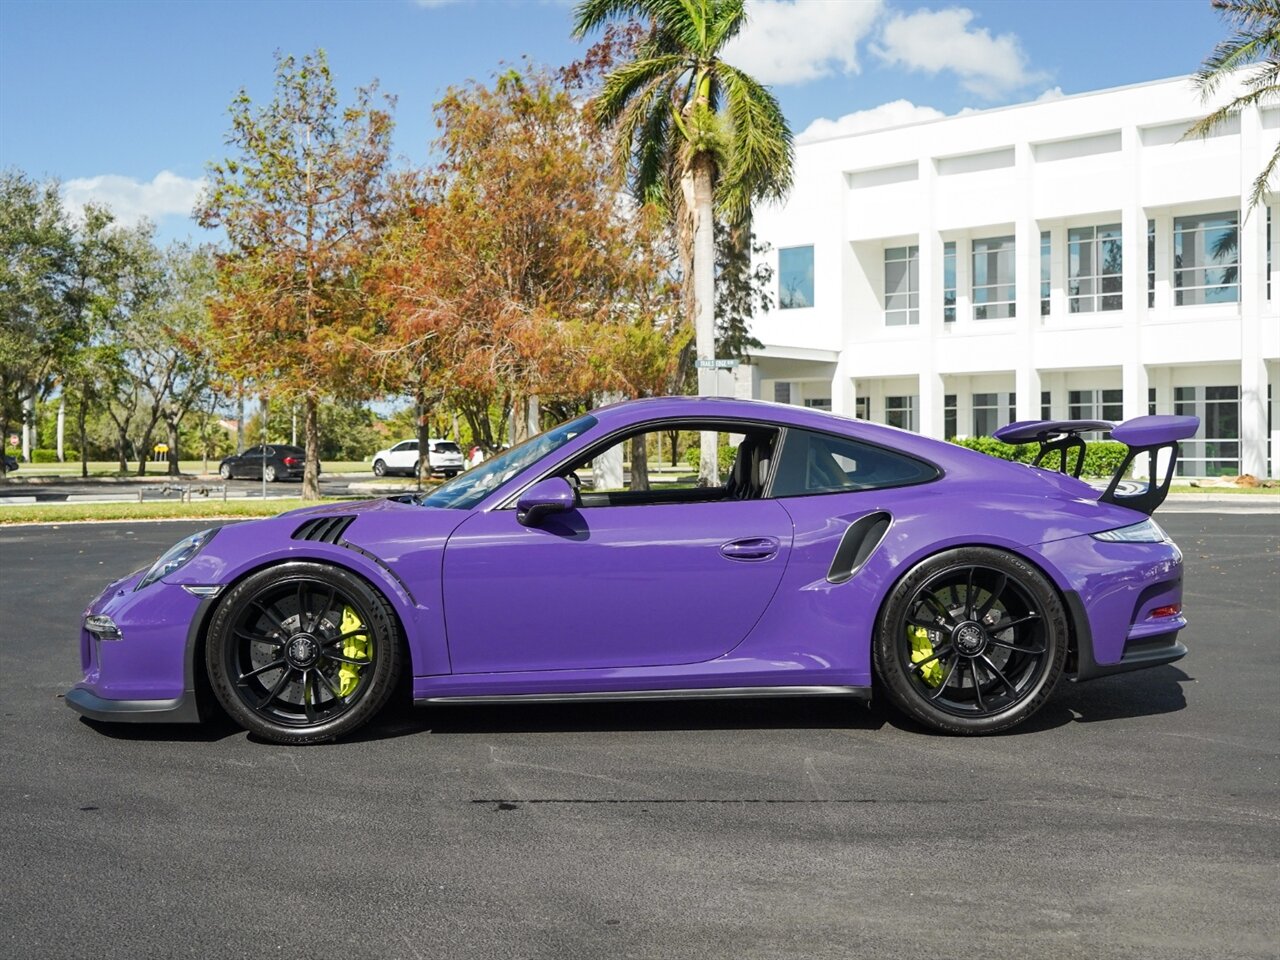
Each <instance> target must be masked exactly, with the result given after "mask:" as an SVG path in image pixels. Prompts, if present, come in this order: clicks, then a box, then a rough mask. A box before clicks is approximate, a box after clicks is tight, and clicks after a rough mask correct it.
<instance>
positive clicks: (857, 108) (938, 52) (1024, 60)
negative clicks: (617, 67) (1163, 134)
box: [0, 0, 1225, 238]
mask: <svg viewBox="0 0 1280 960" xmlns="http://www.w3.org/2000/svg"><path fill="white" fill-rule="evenodd" d="M571 9H572V8H571V6H570V5H569V4H568V3H565V2H557V0H444V2H441V0H363V2H355V0H352V2H327V0H310V2H299V0H288V2H286V0H261V2H251V0H235V2H233V0H220V2H196V0H189V2H182V0H170V2H111V0H97V2H73V0H63V2H56V0H48V2H29V0H0V167H6V168H8V167H16V168H19V169H22V170H24V171H26V172H27V173H29V174H32V175H35V176H40V177H44V176H49V177H56V178H58V179H60V180H61V181H63V183H64V184H65V187H66V191H67V194H68V198H69V199H70V200H71V201H73V202H83V201H84V200H87V199H94V200H98V201H103V202H107V203H109V204H111V205H112V206H113V207H115V208H116V210H117V212H118V213H119V214H120V215H121V216H122V218H124V219H132V218H135V217H137V216H143V215H146V216H150V217H151V218H152V219H153V220H155V221H156V222H157V223H158V224H159V226H160V234H161V236H162V237H163V238H171V237H184V236H188V235H190V236H193V237H200V235H201V231H200V230H199V229H198V228H196V227H194V225H192V224H191V223H190V221H189V220H188V219H187V218H186V216H185V213H184V211H185V210H188V209H189V208H190V202H191V198H192V196H193V195H194V191H196V190H198V187H199V179H200V177H201V176H202V173H203V170H204V167H205V164H206V163H208V162H209V161H210V160H212V159H215V158H221V157H222V156H224V147H223V144H222V137H223V134H224V133H225V131H226V128H227V107H228V104H229V103H230V102H231V99H232V97H233V96H234V95H235V93H236V91H237V90H238V89H239V88H241V87H244V88H246V89H247V90H248V91H249V94H250V96H251V97H253V98H254V99H260V100H266V99H268V98H269V97H270V95H271V75H272V66H273V59H272V56H273V53H274V51H276V50H281V51H284V52H289V53H296V54H302V53H305V52H308V51H310V50H312V49H314V48H315V47H323V48H325V50H326V51H327V52H328V54H329V59H330V64H331V67H332V68H333V71H334V75H335V77H336V79H337V82H338V84H339V87H340V88H341V89H342V90H344V91H350V90H351V89H352V88H354V87H356V86H359V85H362V84H366V83H368V82H369V81H371V80H373V79H374V78H377V79H378V80H379V81H380V83H381V85H382V88H383V89H384V90H385V91H387V92H389V93H392V94H395V95H396V96H397V97H398V100H399V103H398V107H397V109H396V120H397V133H396V150H397V153H398V154H400V155H401V156H402V157H403V160H404V162H405V163H412V164H420V163H423V162H425V161H426V160H427V158H428V157H429V143H430V140H431V138H432V137H433V136H434V125H433V121H432V118H431V104H432V103H433V102H434V101H435V100H436V99H438V97H439V95H440V94H441V92H442V91H443V90H444V89H445V88H447V87H448V86H449V85H451V84H456V83H460V82H462V81H465V80H466V79H468V78H481V79H482V78H485V77H487V76H488V75H489V74H490V73H491V72H492V71H493V70H494V68H495V67H496V66H497V65H498V64H499V63H500V62H501V61H508V62H510V61H515V60H518V59H519V58H520V57H521V56H522V55H528V56H529V57H531V58H533V59H534V60H537V61H540V62H544V63H549V64H560V63H564V62H567V61H569V60H571V59H573V58H574V57H576V56H577V55H578V54H579V52H580V51H581V49H582V48H581V46H580V45H579V44H577V43H576V42H575V41H573V40H571V39H570V37H569V25H570V20H571ZM748 10H749V11H750V13H751V15H752V23H751V26H750V27H749V28H748V30H747V32H746V33H745V34H744V36H743V37H742V38H741V39H740V41H739V43H738V46H737V47H736V48H734V49H731V50H730V51H729V56H728V57H727V59H729V60H731V62H734V63H735V64H736V65H739V66H742V67H744V68H745V69H748V70H751V71H753V72H754V73H755V74H756V75H757V76H758V77H760V78H761V79H762V80H765V81H766V82H768V83H770V84H771V86H772V87H773V89H774V92H775V93H776V94H777V96H778V97H779V99H780V100H781V102H782V105H783V108H784V110H785V111H786V113H787V116H788V119H789V120H790V122H791V125H792V129H793V130H794V131H795V132H796V133H797V134H798V135H801V136H802V137H803V135H804V134H805V133H806V132H808V134H809V135H829V134H831V133H835V132H839V131H841V130H855V129H865V128H868V127H870V126H872V125H885V124H887V123H890V122H906V121H909V120H915V119H921V118H924V117H929V116H935V115H938V114H941V113H955V112H957V111H959V110H961V109H964V108H982V107H989V106H1000V105H1004V104H1008V103H1017V102H1021V101H1025V100H1032V99H1035V98H1037V97H1040V96H1044V95H1048V96H1054V95H1056V94H1058V93H1062V94H1072V93H1080V92H1083V91H1087V90H1097V89H1101V88H1104V87H1111V86H1118V85H1121V84H1127V83H1138V82H1142V81H1146V80H1155V79H1160V78H1164V77H1171V76H1177V75H1179V74H1184V73H1190V72H1192V71H1194V70H1195V68H1196V67H1197V66H1198V64H1199V63H1200V60H1201V59H1202V58H1203V57H1204V55H1205V54H1206V53H1208V51H1209V50H1210V48H1211V47H1212V46H1213V44H1214V43H1215V42H1216V41H1217V40H1218V39H1219V38H1221V37H1222V36H1223V35H1224V33H1225V31H1224V29H1223V26H1222V24H1221V23H1220V21H1219V20H1218V18H1217V16H1216V15H1215V14H1214V12H1213V11H1212V10H1211V9H1210V7H1209V3H1208V0H1129V2H1126V0H1070V2H1065V0H1064V2H1055V0H996V2H974V0H968V2H959V3H954V4H949V3H946V2H925V3H917V2H905V0H748ZM842 118H843V119H842Z"/></svg>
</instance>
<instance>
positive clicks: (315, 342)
mask: <svg viewBox="0 0 1280 960" xmlns="http://www.w3.org/2000/svg"><path fill="white" fill-rule="evenodd" d="M391 107H392V102H391V100H390V99H389V98H383V97H380V96H379V95H378V93H377V85H376V83H375V84H372V85H370V86H368V87H363V88H361V89H359V90H357V91H356V94H355V99H354V102H353V103H352V104H350V105H348V106H346V107H343V106H341V105H340V104H339V100H338V93H337V90H336V89H335V87H334V84H333V78H332V76H331V75H330V72H329V65H328V61H327V60H326V57H325V54H324V52H323V51H316V52H315V53H313V54H311V55H309V56H306V57H303V58H302V59H301V60H296V59H295V58H293V57H291V56H282V55H279V56H277V61H276V90H275V97H274V99H272V100H271V102H270V103H268V104H266V105H265V106H263V107H261V108H259V107H256V106H255V105H254V104H253V102H252V101H251V100H250V98H249V95H248V94H247V93H246V92H244V91H243V90H242V91H241V92H240V94H239V95H238V96H237V97H236V99H235V100H234V102H233V103H232V105H231V131H230V133H229V134H228V135H227V143H228V145H229V146H230V147H232V148H233V150H234V151H235V153H236V154H237V155H236V156H235V157H232V158H229V159H227V160H224V161H222V162H220V163H214V164H212V165H210V167H209V180H210V185H209V189H208V192H207V193H206V195H205V196H204V198H203V199H202V201H201V203H200V205H199V207H198V209H197V211H196V214H197V219H198V220H199V222H200V223H201V224H202V225H203V226H206V227H218V226H221V227H223V228H224V229H225V230H226V234H227V240H228V243H229V246H230V250H229V252H227V253H226V254H224V255H222V256H221V257H220V258H219V259H218V270H217V295H216V297H215V299H214V304H213V321H214V328H215V331H216V335H217V343H218V349H219V354H220V362H221V364H222V366H223V368H224V370H225V371H226V372H227V374H228V375H229V376H231V377H232V378H234V379H243V380H249V381H252V382H253V383H255V384H256V385H257V389H258V390H259V391H260V392H263V393H265V394H269V395H270V396H271V397H272V398H273V399H281V400H284V401H285V402H288V403H293V402H297V403H299V404H300V405H301V406H302V408H303V411H304V423H305V427H304V433H305V436H306V470H305V473H304V476H303V489H302V495H303V497H304V498H306V499H317V498H318V497H319V496H320V487H319V460H320V433H319V430H320V424H319V419H318V411H319V407H320V404H321V402H322V400H324V399H327V398H338V399H345V400H350V399H356V398H358V397H360V396H362V395H364V394H367V393H368V392H369V391H370V390H371V389H372V387H371V385H370V384H369V383H368V382H367V381H368V378H367V376H366V374H367V371H368V368H369V366H370V365H369V363H368V362H367V361H368V353H367V351H363V350H361V349H359V346H360V344H362V343H365V342H367V341H368V340H369V339H370V338H371V337H372V331H373V329H374V326H375V323H376V320H377V318H376V317H375V316H374V315H373V313H372V311H371V310H370V309H369V305H368V303H367V301H366V299H365V297H364V295H363V287H362V284H361V282H360V277H361V274H362V273H363V272H364V270H365V267H366V264H367V258H368V255H369V253H370V251H372V250H373V249H374V246H375V243H376V240H377V237H378V234H379V232H380V229H381V226H382V216H383V212H384V206H385V189H386V171H387V167H388V163H389V157H390V148H391V132H392V126H393V124H392V119H391V112H390V111H391Z"/></svg>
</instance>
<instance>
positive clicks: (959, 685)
mask: <svg viewBox="0 0 1280 960" xmlns="http://www.w3.org/2000/svg"><path fill="white" fill-rule="evenodd" d="M1066 654H1067V623H1066V614H1065V612H1064V610H1063V607H1062V603H1061V601H1060V600H1059V599H1058V595H1057V593H1056V591H1055V590H1054V589H1053V587H1052V585H1051V584H1050V583H1049V582H1048V581H1047V580H1046V579H1045V577H1044V575H1043V574H1042V573H1040V571H1039V570H1037V569H1035V567H1033V566H1031V565H1030V564H1029V563H1027V562H1026V561H1025V560H1023V559H1022V558H1020V557H1017V556H1014V555H1013V554H1009V553H1005V552H1003V551H1000V550H993V549H990V548H986V547H966V548H960V549H956V550H948V551H946V552H945V553H942V554H938V555H937V556H934V557H930V558H929V559H928V560H925V561H923V562H922V563H921V564H919V565H918V566H917V567H916V568H915V569H913V570H912V571H911V572H910V573H909V574H908V575H907V576H906V577H904V578H903V579H902V580H901V581H900V582H899V583H898V585H897V586H896V587H895V588H894V590H893V592H892V593H891V595H890V598H889V601H888V603H887V605H886V607H885V610H884V614H883V615H882V617H881V622H880V625H879V628H878V630H877V637H876V644H875V660H876V669H877V672H878V674H879V676H880V677H881V679H882V680H883V681H884V683H885V686H886V688H887V690H888V692H889V696H890V699H892V700H893V702H894V704H895V705H896V706H897V707H898V708H899V709H901V710H902V711H903V712H904V713H906V714H908V715H909V716H911V717H914V718H915V719H916V720H919V721H920V722H922V723H924V724H926V725H927V726H930V727H932V728H934V729H936V730H942V731H945V732H948V733H962V734H980V733H994V732H997V731H999V730H1005V729H1008V728H1009V727H1012V726H1015V725H1016V724H1019V723H1021V722H1022V721H1023V720H1025V719H1026V718H1027V717H1029V716H1031V714H1033V713H1035V712H1036V710H1038V709H1039V708H1040V707H1041V706H1043V704H1044V702H1045V700H1047V699H1048V697H1049V695H1050V694H1051V693H1052V691H1053V688H1054V686H1055V684H1056V683H1057V681H1058V678H1059V676H1060V675H1061V673H1062V669H1063V664H1064V662H1065V660H1066Z"/></svg>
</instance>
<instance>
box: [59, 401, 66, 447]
mask: <svg viewBox="0 0 1280 960" xmlns="http://www.w3.org/2000/svg"><path fill="white" fill-rule="evenodd" d="M66 431H67V398H66V397H58V462H59V463H66V461H67V457H66V453H65V452H64V448H65V445H64V443H63V440H64V438H65V436H66Z"/></svg>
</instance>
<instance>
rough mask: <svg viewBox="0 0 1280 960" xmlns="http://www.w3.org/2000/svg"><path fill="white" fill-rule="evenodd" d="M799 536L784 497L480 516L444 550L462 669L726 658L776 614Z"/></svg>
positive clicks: (449, 613) (452, 646) (453, 642)
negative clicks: (767, 615)
mask: <svg viewBox="0 0 1280 960" xmlns="http://www.w3.org/2000/svg"><path fill="white" fill-rule="evenodd" d="M791 531H792V524H791V519H790V517H789V516H788V515H787V513H786V511H785V510H783V509H782V507H781V506H779V504H778V503H777V502H775V501H772V500H719V501H714V502H705V503H667V504H650V505H628V506H597V507H590V508H587V507H581V508H578V509H574V510H570V511H568V512H566V513H561V514H558V515H556V516H554V517H549V518H547V519H545V520H544V521H543V522H542V523H541V524H540V525H539V526H537V527H526V526H522V525H521V524H520V523H519V521H518V520H517V519H516V511H515V510H514V509H500V510H492V511H489V512H481V513H477V514H475V515H474V516H472V517H470V518H468V519H467V520H466V521H465V522H464V523H462V524H461V525H460V526H459V527H458V529H457V530H456V531H455V532H454V534H453V536H451V537H450V538H449V543H448V545H447V546H446V548H445V556H444V570H443V578H444V598H445V603H444V606H445V618H446V623H447V632H448V640H449V652H450V658H451V661H452V664H453V670H454V672H455V673H490V672H505V671H530V670H562V669H606V668H620V667H640V666H659V665H670V664H684V663H700V662H703V661H707V660H713V659H715V658H717V657H719V656H722V655H723V654H725V653H727V652H728V651H730V650H732V649H733V647H735V646H736V645H737V644H738V643H740V642H741V641H742V640H743V638H744V637H746V635H747V634H748V633H749V632H750V631H751V628H752V627H753V626H754V625H755V623H756V621H757V620H759V619H760V616H761V615H762V614H763V613H764V610H765V608H766V607H767V606H768V604H769V601H770V599H771V598H772V597H773V594H774V591H775V590H776V588H777V586H778V582H779V580H780V579H781V577H782V572H783V570H784V568H785V567H786V563H787V557H788V554H789V552H790V549H791V538H792V533H791Z"/></svg>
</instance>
